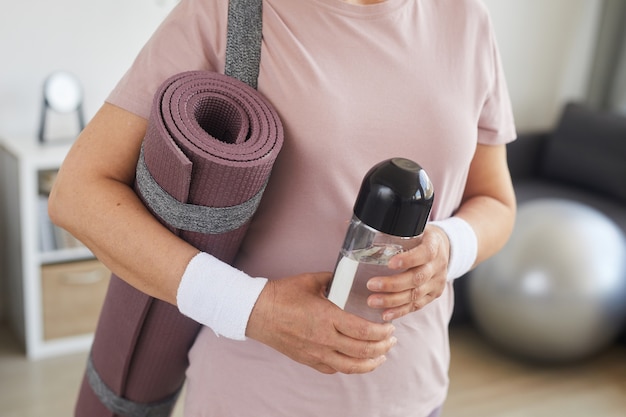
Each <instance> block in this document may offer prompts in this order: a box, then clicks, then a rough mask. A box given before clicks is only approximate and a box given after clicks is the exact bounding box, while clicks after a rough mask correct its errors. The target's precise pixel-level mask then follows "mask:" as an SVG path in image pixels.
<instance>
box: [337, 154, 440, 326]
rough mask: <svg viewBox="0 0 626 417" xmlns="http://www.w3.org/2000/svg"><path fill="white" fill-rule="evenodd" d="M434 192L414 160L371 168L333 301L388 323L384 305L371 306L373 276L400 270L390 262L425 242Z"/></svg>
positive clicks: (347, 238) (352, 223) (345, 245)
mask: <svg viewBox="0 0 626 417" xmlns="http://www.w3.org/2000/svg"><path fill="white" fill-rule="evenodd" d="M434 194H435V193H434V190H433V185H432V183H431V181H430V179H429V178H428V175H427V173H426V171H425V170H424V169H423V168H422V167H421V166H420V165H418V164H417V163H415V162H413V161H411V160H409V159H405V158H393V159H388V160H385V161H382V162H380V163H379V164H377V165H375V166H374V167H372V168H371V169H370V170H369V171H368V173H367V174H366V175H365V177H364V178H363V182H362V184H361V188H360V190H359V194H358V197H357V199H356V202H355V204H354V210H353V216H352V220H351V221H350V225H349V226H348V231H347V232H346V236H345V240H344V243H343V246H342V248H341V251H340V253H339V259H338V261H337V265H336V267H335V272H334V274H333V279H332V281H331V284H330V285H329V289H328V293H327V297H328V299H329V300H330V301H332V302H333V303H335V304H336V305H337V306H339V307H340V308H342V309H344V310H345V311H348V312H350V313H353V314H356V315H358V316H361V317H363V318H366V319H368V320H370V321H373V322H378V323H382V322H384V320H383V319H382V311H383V309H374V308H370V307H368V305H367V297H368V296H369V295H370V294H371V291H370V290H368V289H367V286H366V284H367V281H368V280H369V279H370V278H372V277H374V276H386V275H392V274H396V273H398V271H394V270H391V269H389V268H388V267H387V263H388V262H389V259H390V258H391V257H392V256H394V255H396V254H398V253H400V252H402V251H406V250H409V249H411V248H414V247H415V246H417V245H418V244H419V243H420V241H421V237H422V233H423V231H424V227H425V226H426V222H427V220H428V216H429V214H430V210H431V207H432V203H433V199H434Z"/></svg>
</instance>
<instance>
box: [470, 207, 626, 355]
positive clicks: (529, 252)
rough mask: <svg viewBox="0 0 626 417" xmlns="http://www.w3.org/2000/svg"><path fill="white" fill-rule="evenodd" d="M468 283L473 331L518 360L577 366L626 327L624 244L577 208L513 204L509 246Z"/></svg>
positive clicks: (595, 215)
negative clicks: (515, 210)
mask: <svg viewBox="0 0 626 417" xmlns="http://www.w3.org/2000/svg"><path fill="white" fill-rule="evenodd" d="M469 280H470V281H469V282H468V294H469V296H468V302H469V308H470V311H471V313H472V315H473V317H474V319H475V322H476V324H477V326H478V328H479V330H480V331H481V332H482V333H483V334H484V336H485V337H486V338H487V339H488V340H490V341H491V342H493V343H494V344H495V345H497V346H499V347H500V348H502V349H504V350H506V351H508V352H509V353H512V354H515V355H516V356H519V357H522V358H526V359H530V360H537V361H541V362H553V363H556V362H570V361H574V360H580V359H583V358H585V357H588V356H590V355H592V354H594V353H597V352H599V351H600V350H601V349H603V348H605V347H607V346H608V345H609V344H610V343H612V342H613V341H614V340H615V339H616V338H617V335H618V334H619V332H620V330H621V329H622V328H623V326H624V323H625V322H626V238H625V237H624V234H623V232H622V231H621V229H620V228H619V227H618V226H617V225H616V224H615V223H614V222H613V221H612V220H610V219H609V218H608V217H607V216H605V215H604V214H602V213H601V212H599V211H597V210H596V209H593V208H591V207H589V206H587V205H583V204H581V203H577V202H573V201H569V200H561V199H536V200H531V201H528V202H526V203H523V204H520V206H519V208H518V215H517V219H516V223H515V227H514V230H513V233H512V235H511V238H510V240H509V241H508V243H507V244H506V245H505V247H504V248H503V249H502V250H501V251H500V252H499V253H497V254H496V255H494V256H493V257H492V258H490V259H488V260H486V261H485V262H483V263H482V264H480V265H479V266H478V267H477V268H476V269H475V271H474V272H473V273H472V275H471V277H470V278H469Z"/></svg>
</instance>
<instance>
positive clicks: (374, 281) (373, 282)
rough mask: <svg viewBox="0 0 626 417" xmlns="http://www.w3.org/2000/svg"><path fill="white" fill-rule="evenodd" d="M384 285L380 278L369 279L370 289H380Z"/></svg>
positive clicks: (368, 287) (368, 285)
mask: <svg viewBox="0 0 626 417" xmlns="http://www.w3.org/2000/svg"><path fill="white" fill-rule="evenodd" d="M382 287H383V283H382V282H381V281H380V280H378V279H370V280H369V281H367V289H368V290H370V291H379V290H381V289H382Z"/></svg>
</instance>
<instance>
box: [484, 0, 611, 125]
mask: <svg viewBox="0 0 626 417" xmlns="http://www.w3.org/2000/svg"><path fill="white" fill-rule="evenodd" d="M485 4H486V5H487V7H488V8H489V10H490V12H491V16H492V20H493V24H494V27H495V31H496V35H497V37H498V44H499V47H500V53H501V56H502V62H503V65H504V71H505V73H506V76H507V81H508V85H509V90H510V93H511V101H512V102H513V110H514V113H515V119H516V123H517V126H518V131H524V130H536V129H547V128H550V127H552V126H553V124H554V123H555V121H556V119H557V118H558V116H559V114H560V111H561V107H562V105H563V103H564V102H566V101H568V100H580V99H584V97H585V95H586V93H587V86H588V79H589V76H590V71H591V64H592V59H593V46H594V43H595V40H596V34H597V30H598V25H599V18H600V14H601V6H602V1H601V0H485Z"/></svg>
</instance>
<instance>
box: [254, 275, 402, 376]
mask: <svg viewBox="0 0 626 417" xmlns="http://www.w3.org/2000/svg"><path fill="white" fill-rule="evenodd" d="M330 279H331V274H330V273H315V274H301V275H297V276H293V277H289V278H284V279H280V280H273V281H269V282H268V283H267V285H266V286H265V288H264V289H263V291H262V293H261V295H260V296H259V299H258V300H257V302H256V305H255V306H254V309H253V310H252V314H251V315H250V319H249V321H248V327H247V329H246V336H247V337H250V338H252V339H255V340H257V341H259V342H261V343H264V344H266V345H268V346H270V347H272V348H274V349H276V350H277V351H279V352H281V353H283V354H284V355H286V356H288V357H289V358H291V359H293V360H295V361H297V362H300V363H302V364H305V365H308V366H310V367H312V368H314V369H316V370H318V371H320V372H322V373H327V374H332V373H335V372H341V373H346V374H352V373H366V372H370V371H373V370H374V369H376V368H378V367H379V366H380V365H381V364H383V363H384V362H385V359H386V358H385V354H386V353H387V352H388V351H389V350H390V349H391V348H392V347H393V346H394V345H395V344H396V338H395V337H394V336H393V331H394V327H393V325H392V324H390V323H386V324H380V323H373V322H370V321H367V320H365V319H362V318H360V317H357V316H355V315H352V314H349V313H346V312H345V311H343V310H341V309H340V308H339V307H337V306H335V305H334V304H333V303H332V302H330V301H328V299H326V297H325V296H324V291H325V289H326V287H327V285H328V284H329V282H330Z"/></svg>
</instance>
